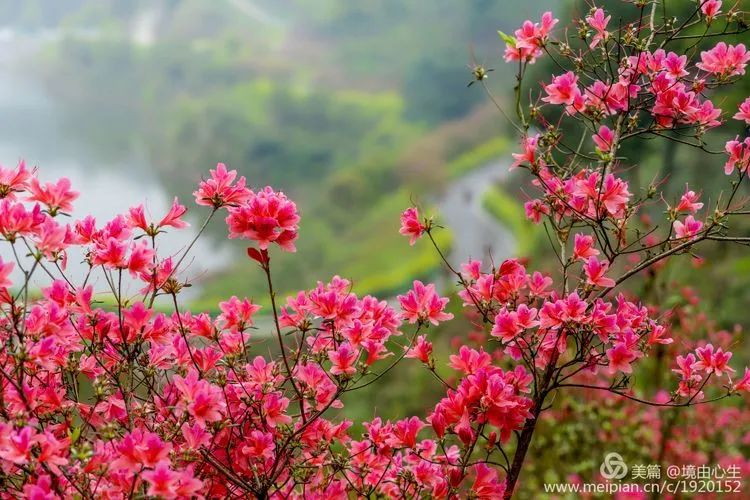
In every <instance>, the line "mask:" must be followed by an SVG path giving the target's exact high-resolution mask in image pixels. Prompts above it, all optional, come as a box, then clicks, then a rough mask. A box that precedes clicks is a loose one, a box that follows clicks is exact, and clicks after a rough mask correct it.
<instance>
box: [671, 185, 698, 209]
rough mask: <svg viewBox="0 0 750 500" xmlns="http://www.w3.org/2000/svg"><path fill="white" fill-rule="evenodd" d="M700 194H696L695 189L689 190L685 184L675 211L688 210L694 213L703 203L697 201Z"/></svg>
mask: <svg viewBox="0 0 750 500" xmlns="http://www.w3.org/2000/svg"><path fill="white" fill-rule="evenodd" d="M699 199H700V195H699V194H696V193H695V191H691V190H690V189H689V188H688V187H687V185H685V193H684V194H683V195H682V196H681V197H680V202H679V203H678V204H677V206H676V207H675V210H676V211H677V212H690V213H691V214H694V213H695V212H697V211H698V210H700V209H701V208H703V203H700V202H698V200H699Z"/></svg>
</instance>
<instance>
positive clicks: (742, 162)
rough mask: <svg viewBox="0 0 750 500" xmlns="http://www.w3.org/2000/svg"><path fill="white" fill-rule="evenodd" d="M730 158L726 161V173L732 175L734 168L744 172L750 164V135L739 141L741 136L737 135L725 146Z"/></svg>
mask: <svg viewBox="0 0 750 500" xmlns="http://www.w3.org/2000/svg"><path fill="white" fill-rule="evenodd" d="M724 149H725V150H726V152H727V154H728V155H729V158H727V161H726V163H724V173H725V174H727V175H730V174H731V173H732V172H733V171H734V169H737V170H739V171H740V172H744V171H745V170H747V167H748V165H750V137H746V138H745V140H744V141H739V137H735V138H734V140H732V141H728V142H727V143H726V146H724Z"/></svg>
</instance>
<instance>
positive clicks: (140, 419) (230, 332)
mask: <svg viewBox="0 0 750 500" xmlns="http://www.w3.org/2000/svg"><path fill="white" fill-rule="evenodd" d="M37 175H38V172H37V171H36V170H29V169H27V168H26V165H25V164H24V163H23V162H21V163H20V164H19V165H18V166H17V167H16V168H2V169H0V181H1V184H0V196H1V197H2V201H0V206H1V207H2V216H1V221H0V225H2V239H3V242H4V244H5V245H7V246H8V247H10V248H11V249H12V254H13V256H14V257H15V261H5V260H3V261H0V286H2V293H1V294H0V307H1V308H2V310H3V313H4V314H3V316H2V320H1V321H0V326H1V329H0V335H2V340H3V346H4V347H3V350H2V354H1V355H0V374H1V375H2V380H1V381H0V389H1V390H0V397H1V398H2V403H3V404H2V405H0V463H2V466H3V479H2V481H3V483H2V484H3V489H4V491H5V492H9V493H11V492H13V493H12V494H14V495H16V496H23V497H26V498H76V497H84V498H90V497H96V498H124V497H130V496H132V495H135V494H137V495H140V496H143V495H146V496H149V497H159V498H203V497H206V498H209V497H210V498H214V497H225V496H243V497H245V496H248V495H251V496H254V497H257V498H270V497H274V498H277V497H279V498H280V497H284V498H288V497H299V498H348V497H349V496H350V495H351V494H352V493H357V494H361V495H366V494H368V493H369V494H379V495H385V496H388V497H401V496H404V495H410V494H414V493H415V492H417V491H430V492H431V494H432V495H434V496H435V497H437V498H446V497H452V496H456V495H457V494H458V492H459V491H468V490H469V489H471V490H472V491H474V492H475V494H477V495H481V496H484V497H488V498H489V497H498V496H500V495H502V492H503V491H504V489H503V487H504V483H503V482H502V480H501V479H500V477H499V474H498V472H497V471H496V470H495V469H494V468H492V467H490V466H488V465H487V464H486V463H485V462H483V461H476V460H473V459H472V458H471V457H469V456H466V453H465V449H464V447H463V446H459V445H449V444H448V443H446V441H445V440H443V436H444V435H445V434H446V433H447V432H448V431H446V430H445V429H444V430H443V431H442V432H441V437H440V439H437V438H432V439H430V438H429V437H422V438H420V437H419V434H420V432H421V431H423V429H425V428H426V427H427V425H428V424H427V422H426V420H424V419H422V418H419V417H416V416H414V417H410V418H406V419H403V420H399V421H396V422H390V421H382V420H381V419H379V418H375V419H374V420H372V421H371V422H365V423H364V427H365V428H366V429H367V432H366V434H364V435H362V436H360V437H357V436H353V435H350V427H351V426H352V422H351V421H348V420H346V419H342V418H331V417H330V416H329V410H331V409H339V408H341V407H342V401H341V397H342V396H343V395H344V394H345V393H347V392H351V391H355V390H357V389H359V388H361V387H364V386H366V385H369V384H371V383H373V382H375V381H377V379H379V378H380V377H381V376H382V375H383V374H385V373H386V372H387V371H388V370H389V369H390V368H389V366H390V367H392V366H393V365H395V363H396V362H398V361H400V360H402V359H404V358H406V357H413V353H414V349H416V348H417V346H418V345H419V342H417V340H416V337H417V334H418V333H419V332H420V331H422V330H426V329H427V328H428V326H429V325H437V324H439V323H441V322H443V321H447V320H449V319H451V318H452V317H453V315H452V314H451V313H448V312H447V311H446V310H445V309H446V307H447V303H448V299H447V298H444V297H441V296H440V295H439V294H438V292H437V289H436V287H435V285H432V284H426V285H425V284H423V283H421V282H419V281H415V282H414V285H413V288H412V289H411V290H409V291H408V292H407V293H405V294H404V295H402V296H400V297H399V303H400V305H401V307H400V308H399V309H394V308H393V307H392V306H391V305H389V304H388V303H387V302H386V301H384V300H380V299H376V298H375V297H372V296H364V297H358V296H357V295H356V294H354V293H353V292H352V291H351V283H350V282H349V281H348V280H346V279H343V278H340V277H338V276H336V277H334V278H332V279H331V281H330V282H329V283H318V285H317V286H316V287H315V288H313V289H310V290H307V291H300V292H299V293H297V294H296V295H293V296H290V297H287V299H286V303H285V304H284V305H282V306H280V307H277V305H276V302H275V293H274V292H273V289H272V281H271V255H272V254H271V252H270V251H269V250H270V247H271V244H274V243H275V244H276V245H277V246H278V248H279V249H280V250H282V251H294V245H293V243H294V241H295V239H296V238H297V234H298V229H299V227H298V222H299V220H300V217H299V214H298V212H297V209H296V206H295V204H294V203H293V202H292V201H291V200H289V199H288V198H287V197H286V196H285V195H284V194H283V193H280V192H276V191H274V190H273V189H271V188H269V187H267V188H264V189H261V190H257V191H253V190H251V189H249V188H248V187H246V181H245V179H244V178H242V177H241V176H238V174H237V172H235V171H233V170H228V169H227V168H226V167H225V166H224V165H222V164H219V165H218V166H217V168H216V169H215V170H212V171H211V172H210V175H209V177H208V178H207V179H205V180H203V181H201V182H200V184H199V186H198V189H197V190H196V191H195V193H194V196H195V201H196V203H197V204H198V205H203V206H207V207H209V208H210V213H209V214H208V217H207V219H206V222H205V223H204V224H203V227H204V228H205V227H206V225H207V224H208V223H209V221H210V220H211V219H212V218H213V217H214V215H215V214H216V213H217V212H219V211H225V212H226V214H227V215H226V225H227V229H228V232H229V237H230V238H241V239H245V240H248V241H249V242H250V243H251V246H250V247H249V248H248V256H249V257H250V258H251V259H252V260H249V261H248V263H249V264H250V265H251V264H252V262H253V261H255V262H256V263H257V264H258V266H259V267H260V271H261V272H260V276H263V274H265V275H266V278H267V280H268V284H269V294H270V299H271V308H272V309H273V312H272V317H273V327H272V329H273V331H274V332H275V335H277V338H278V342H279V343H278V344H277V353H278V355H276V356H268V355H264V354H263V352H261V351H257V350H255V349H254V348H253V344H254V342H255V338H254V337H255V335H256V334H255V333H254V332H253V330H254V329H255V326H254V325H255V322H256V319H257V315H258V314H260V313H261V311H262V307H261V305H259V304H257V303H255V302H253V301H251V300H249V299H247V298H241V297H236V296H233V297H230V298H229V299H227V300H226V301H223V302H221V303H219V304H218V306H217V310H218V313H217V314H215V315H211V314H209V313H207V312H192V311H189V310H184V309H182V308H181V307H180V305H179V302H178V297H179V294H180V292H181V290H182V289H183V288H184V286H185V285H187V284H188V283H187V278H188V277H187V276H186V270H185V269H184V268H183V267H182V263H183V262H184V260H185V257H186V255H187V253H188V252H189V250H190V247H192V243H191V244H190V245H189V246H188V247H187V249H186V250H184V252H182V253H178V254H175V255H163V254H162V252H161V251H160V241H161V235H162V234H163V233H164V232H166V231H176V230H181V229H183V228H185V227H187V226H188V224H187V222H186V221H185V220H184V216H185V214H186V212H187V208H186V207H185V206H184V205H182V204H180V203H179V201H178V200H177V199H175V200H174V202H173V204H172V206H171V208H170V209H169V210H168V212H167V213H166V214H165V215H164V216H163V217H161V218H158V219H157V220H153V221H152V220H150V219H149V218H148V217H147V216H146V214H145V210H144V207H143V206H142V205H136V206H133V207H132V208H130V209H129V210H128V211H127V213H124V214H120V215H117V216H115V217H113V218H112V219H111V220H108V221H104V222H99V221H97V220H95V219H94V218H93V217H91V216H86V217H83V218H81V219H76V220H71V219H69V218H68V215H67V214H68V213H70V212H72V210H73V202H74V201H75V199H76V198H77V196H78V193H77V192H75V191H74V190H73V189H72V187H71V185H70V182H69V181H68V180H67V179H61V180H59V181H57V182H54V183H45V184H42V183H41V182H40V181H39V180H38V177H37ZM199 235H200V233H199V234H198V236H199ZM196 238H197V236H196ZM21 255H26V257H27V258H21V257H20V256H21ZM74 256H76V257H80V258H82V259H83V263H84V266H85V267H86V268H87V269H88V271H87V272H86V273H85V275H84V276H79V277H75V276H73V275H72V273H70V272H68V267H67V261H68V259H69V258H73V257H74ZM14 270H15V271H18V270H20V272H21V276H22V279H20V281H18V279H17V278H14V277H13V276H12V275H13V273H14ZM123 274H129V275H130V276H132V278H133V279H134V280H135V281H136V283H140V285H138V284H137V285H136V287H135V288H136V289H135V290H131V289H130V288H129V287H127V286H123V282H122V275H123ZM97 276H98V277H100V278H104V282H105V283H106V284H107V285H108V286H109V291H95V289H94V286H93V285H92V284H91V282H93V281H94V280H96V277H97ZM76 278H78V281H76ZM36 283H41V284H42V287H41V290H40V291H39V292H37V291H36V290H33V289H32V288H31V287H32V286H35V284H36ZM37 293H39V295H38V296H37ZM165 303H166V304H171V306H172V307H168V306H165V305H164V304H165ZM406 325H411V326H410V329H411V330H412V333H411V334H410V336H411V340H410V341H409V342H408V343H406V344H404V343H399V342H397V341H394V339H397V338H399V337H403V335H404V334H403V332H402V328H403V327H404V326H406ZM286 338H293V339H294V340H295V341H294V343H291V342H289V341H287V340H286ZM420 338H421V339H424V336H423V335H422V336H420ZM387 358H393V359H392V360H391V364H386V361H388V359H387ZM456 366H457V365H456ZM472 371H474V370H472ZM484 374H485V377H487V381H488V382H489V384H490V385H489V386H487V385H486V384H485V382H483V381H482V380H478V379H477V380H475V381H473V382H472V384H475V386H476V387H475V388H474V389H469V388H468V387H467V389H466V390H470V391H471V393H472V397H473V398H475V400H476V398H477V397H480V394H479V393H477V392H476V391H477V390H478V389H480V388H481V390H483V391H486V393H487V397H494V398H500V397H502V395H501V394H499V393H497V387H496V384H497V382H498V381H502V383H503V384H507V386H508V387H510V388H512V390H513V391H514V392H515V393H516V395H515V396H513V397H514V398H516V399H518V400H519V401H523V400H524V397H523V396H521V395H520V393H521V392H524V391H527V390H528V389H527V387H525V386H526V385H528V376H527V375H524V374H523V373H522V371H521V370H516V371H515V372H510V373H504V372H503V371H502V370H500V369H498V368H490V367H489V366H485V367H484ZM478 376H479V375H478V374H476V373H475V374H474V377H478ZM467 384H468V382H467ZM477 384H478V385H477ZM477 401H478V400H477ZM497 404H498V405H500V406H498V408H497V410H496V412H495V413H492V415H493V416H491V417H490V420H491V422H492V424H493V425H495V426H497V428H498V429H499V430H500V429H502V432H503V435H505V434H506V433H507V428H508V425H507V424H505V423H504V420H506V419H511V420H513V421H514V422H515V424H513V425H515V426H517V425H518V423H519V422H522V420H523V418H524V414H525V413H526V410H523V409H521V408H518V409H517V410H512V409H508V408H505V407H503V406H502V405H503V403H502V401H501V400H500V399H497ZM526 407H528V403H526ZM435 425H438V424H437V419H435ZM445 425H446V426H448V425H451V424H449V423H446V424H445ZM450 432H453V431H452V430H451V431H450Z"/></svg>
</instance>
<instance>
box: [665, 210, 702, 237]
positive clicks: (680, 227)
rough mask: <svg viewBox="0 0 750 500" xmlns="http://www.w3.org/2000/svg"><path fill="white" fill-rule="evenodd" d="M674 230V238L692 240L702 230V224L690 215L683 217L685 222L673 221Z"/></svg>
mask: <svg viewBox="0 0 750 500" xmlns="http://www.w3.org/2000/svg"><path fill="white" fill-rule="evenodd" d="M672 227H673V229H674V234H675V238H677V239H683V238H694V237H695V236H696V235H697V234H698V233H699V232H700V230H701V229H703V223H702V222H701V221H699V220H695V218H694V217H693V216H692V215H688V216H687V217H685V222H681V221H679V220H676V221H674V223H673V224H672Z"/></svg>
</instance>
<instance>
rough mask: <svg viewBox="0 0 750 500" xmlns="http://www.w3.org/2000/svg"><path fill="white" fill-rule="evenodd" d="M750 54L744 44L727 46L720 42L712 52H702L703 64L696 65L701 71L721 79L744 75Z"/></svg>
mask: <svg viewBox="0 0 750 500" xmlns="http://www.w3.org/2000/svg"><path fill="white" fill-rule="evenodd" d="M748 61H750V52H748V51H747V49H746V48H745V45H744V44H741V43H740V44H737V45H727V44H726V43H725V42H719V43H717V44H716V46H714V48H712V49H711V50H706V51H703V52H701V62H699V63H698V64H696V66H697V67H698V68H699V69H702V70H703V71H705V72H707V73H711V74H713V75H716V76H718V77H721V78H726V77H731V76H736V75H744V74H745V67H746V66H747V62H748Z"/></svg>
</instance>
